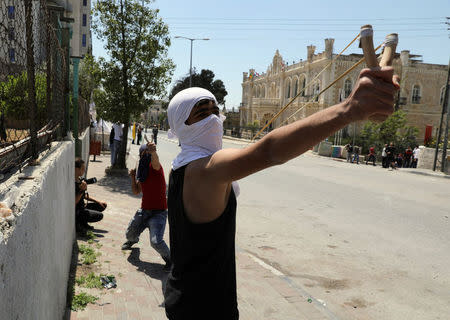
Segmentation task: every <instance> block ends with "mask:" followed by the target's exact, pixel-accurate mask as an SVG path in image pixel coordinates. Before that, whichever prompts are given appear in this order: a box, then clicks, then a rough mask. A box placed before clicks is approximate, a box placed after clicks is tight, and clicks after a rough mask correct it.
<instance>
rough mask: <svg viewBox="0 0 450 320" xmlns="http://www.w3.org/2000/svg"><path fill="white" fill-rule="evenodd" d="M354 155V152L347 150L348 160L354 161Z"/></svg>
mask: <svg viewBox="0 0 450 320" xmlns="http://www.w3.org/2000/svg"><path fill="white" fill-rule="evenodd" d="M352 157H353V154H352V153H351V152H349V151H347V162H352Z"/></svg>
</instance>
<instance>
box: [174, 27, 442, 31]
mask: <svg viewBox="0 0 450 320" xmlns="http://www.w3.org/2000/svg"><path fill="white" fill-rule="evenodd" d="M171 29H177V30H208V31H210V30H217V31H230V30H231V31H294V32H299V31H300V32H302V31H303V32H352V31H355V29H315V28H314V29H300V28H298V29H286V28H215V27H209V26H205V27H178V26H173V27H172V28H171ZM439 30H447V28H422V29H411V28H407V29H397V28H396V29H395V31H397V32H399V31H401V32H417V31H439ZM376 31H380V32H381V31H383V32H392V31H393V30H392V28H391V29H376Z"/></svg>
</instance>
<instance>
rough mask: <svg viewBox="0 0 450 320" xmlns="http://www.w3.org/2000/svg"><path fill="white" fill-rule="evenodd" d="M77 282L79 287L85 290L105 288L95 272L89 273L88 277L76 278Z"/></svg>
mask: <svg viewBox="0 0 450 320" xmlns="http://www.w3.org/2000/svg"><path fill="white" fill-rule="evenodd" d="M75 282H76V284H77V285H79V286H81V287H85V288H97V289H102V288H103V285H102V281H101V280H100V275H98V276H96V275H95V274H94V273H93V272H91V273H89V274H88V275H87V276H80V277H79V278H76V279H75Z"/></svg>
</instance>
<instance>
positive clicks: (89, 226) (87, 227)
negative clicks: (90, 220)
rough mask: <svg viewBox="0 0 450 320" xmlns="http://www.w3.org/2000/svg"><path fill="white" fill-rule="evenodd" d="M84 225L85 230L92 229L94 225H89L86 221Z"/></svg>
mask: <svg viewBox="0 0 450 320" xmlns="http://www.w3.org/2000/svg"><path fill="white" fill-rule="evenodd" d="M84 227H85V228H86V229H87V230H94V227H93V226H91V225H89V224H87V223H86V224H85V225H84Z"/></svg>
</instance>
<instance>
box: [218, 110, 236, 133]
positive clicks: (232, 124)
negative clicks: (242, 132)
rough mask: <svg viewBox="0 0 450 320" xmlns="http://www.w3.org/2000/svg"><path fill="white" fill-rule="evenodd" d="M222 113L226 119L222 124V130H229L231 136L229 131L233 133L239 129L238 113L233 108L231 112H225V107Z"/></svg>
mask: <svg viewBox="0 0 450 320" xmlns="http://www.w3.org/2000/svg"><path fill="white" fill-rule="evenodd" d="M222 113H223V115H224V116H225V117H227V118H226V119H225V121H224V122H223V128H224V129H225V130H229V131H230V133H229V134H230V135H231V131H235V130H237V129H238V128H239V122H240V118H239V117H240V114H239V111H236V110H235V109H234V107H233V109H232V110H227V109H225V107H223V109H222Z"/></svg>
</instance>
